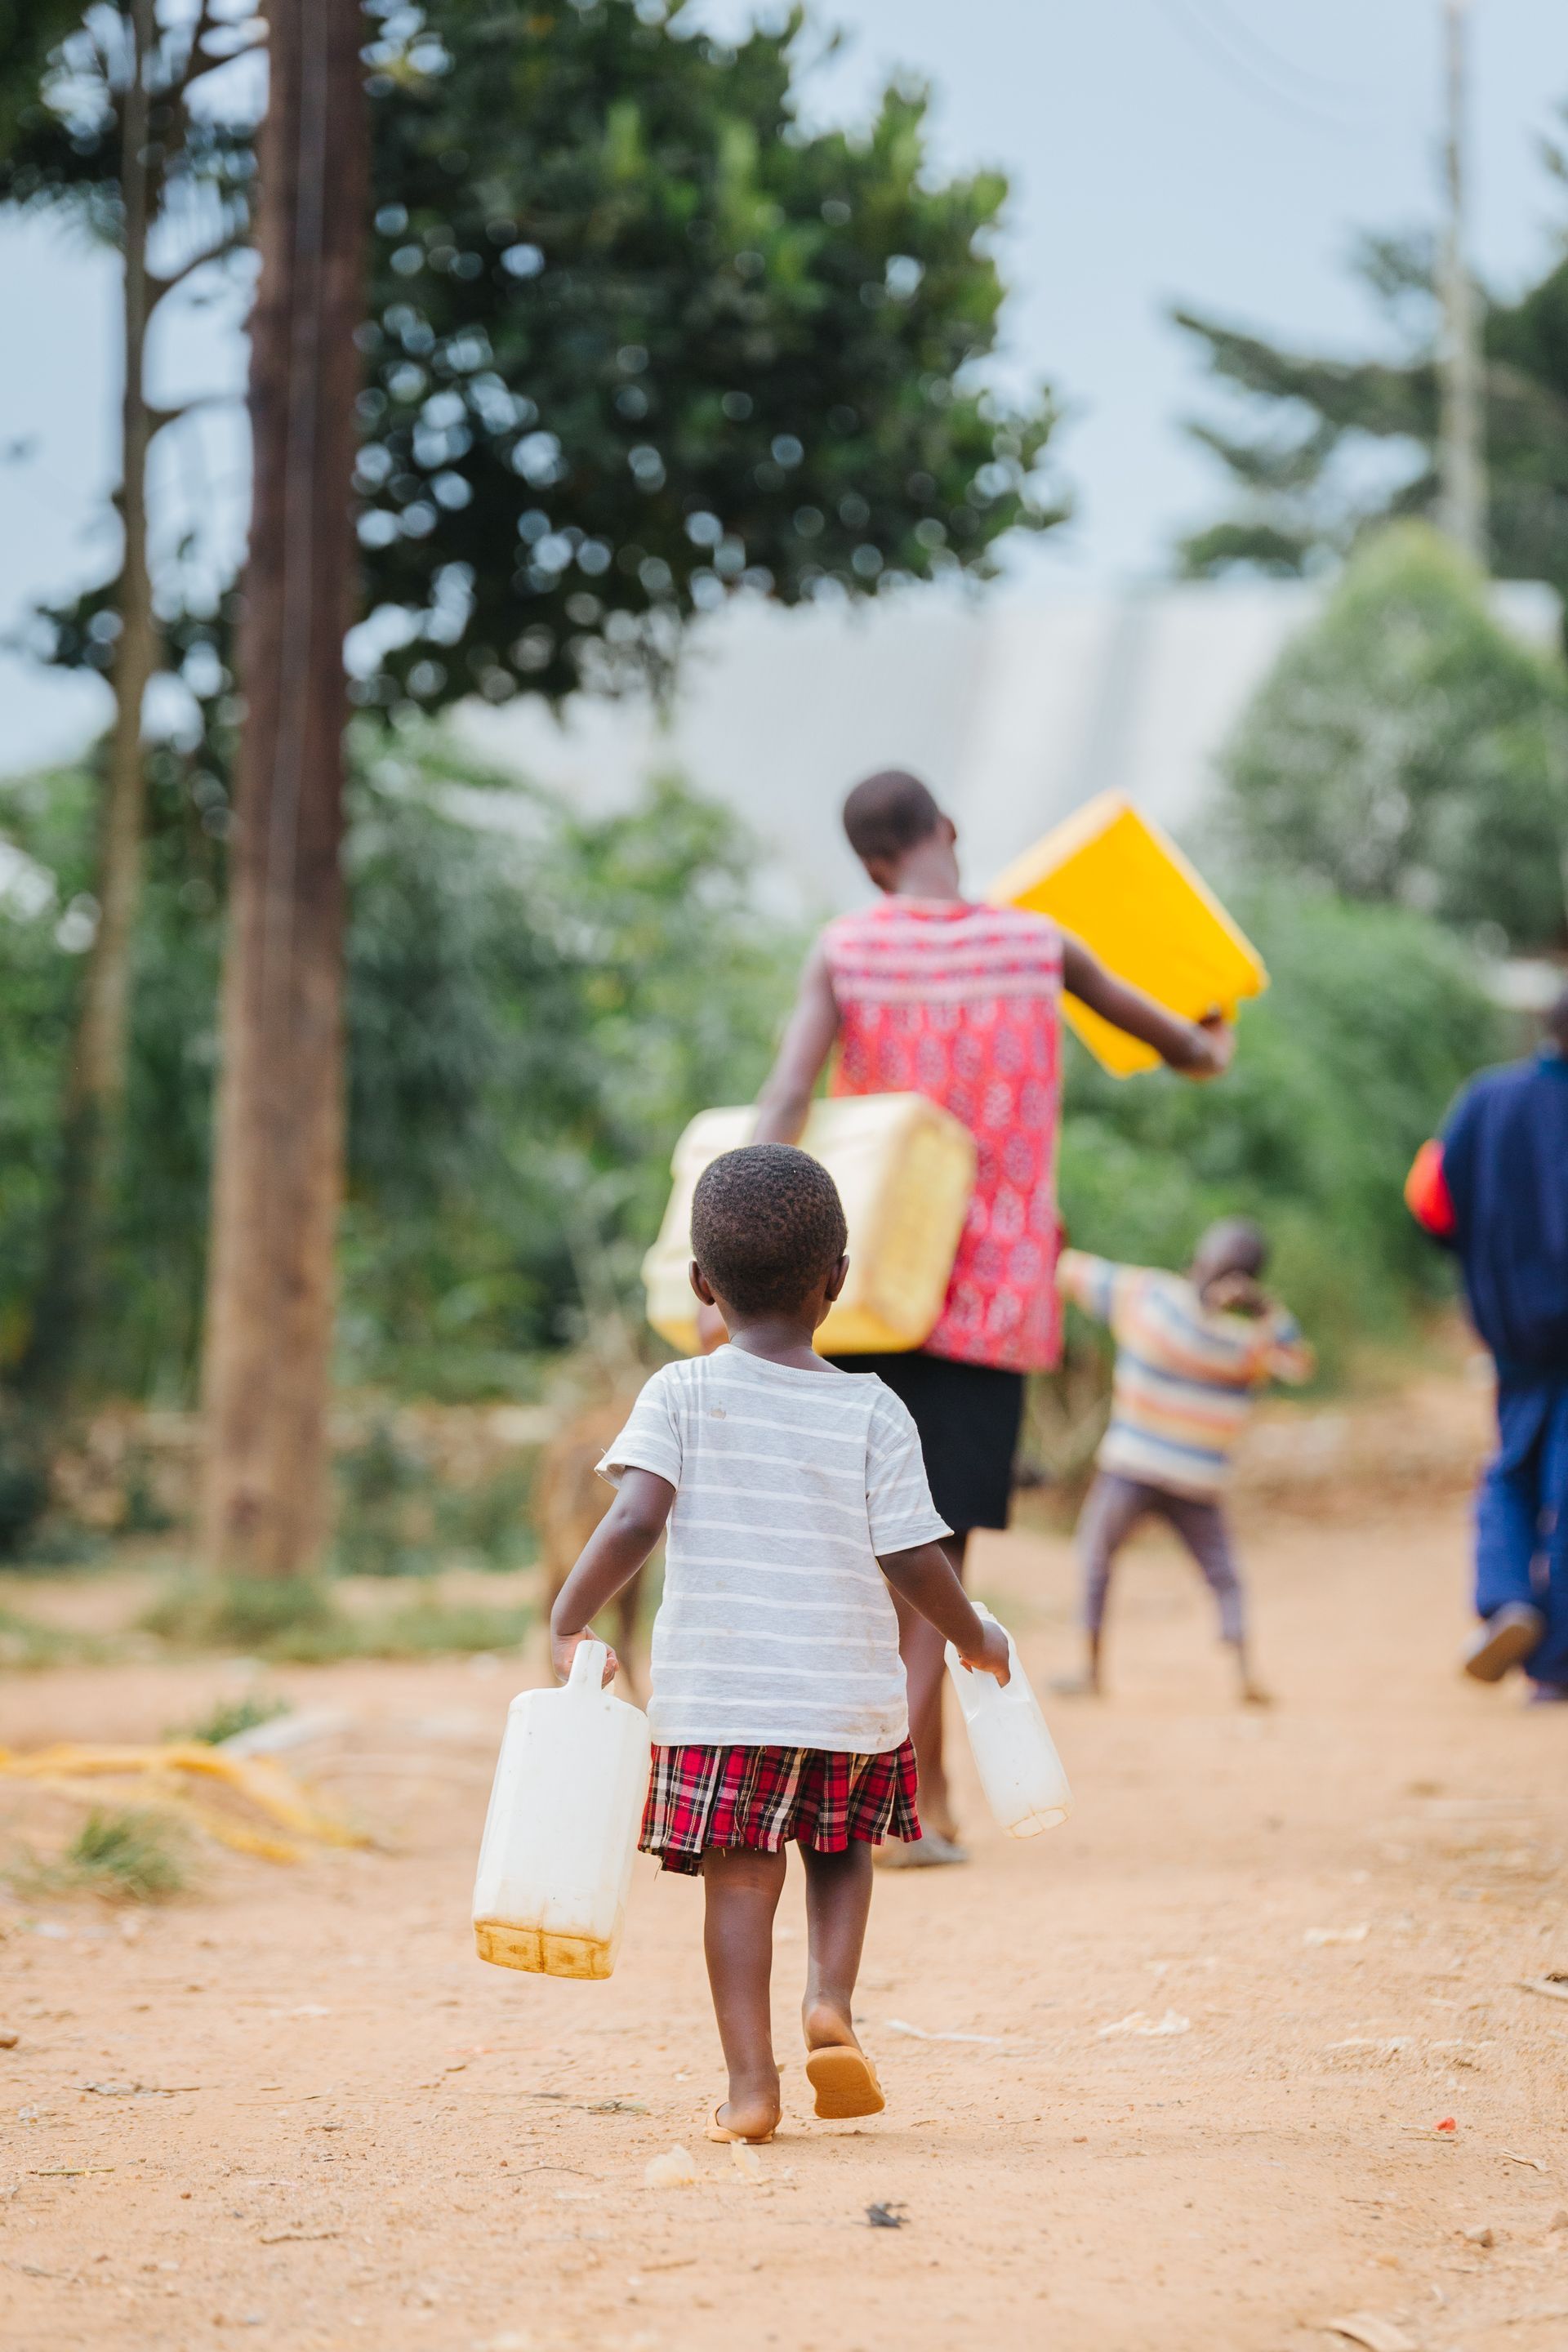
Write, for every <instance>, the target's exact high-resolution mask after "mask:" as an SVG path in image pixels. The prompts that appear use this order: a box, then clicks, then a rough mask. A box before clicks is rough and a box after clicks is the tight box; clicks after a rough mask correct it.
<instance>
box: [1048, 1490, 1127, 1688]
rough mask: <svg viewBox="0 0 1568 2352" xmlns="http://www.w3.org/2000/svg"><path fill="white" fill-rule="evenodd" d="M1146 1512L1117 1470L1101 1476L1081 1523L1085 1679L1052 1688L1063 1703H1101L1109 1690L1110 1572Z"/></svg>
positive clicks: (1065, 1679) (1087, 1498)
mask: <svg viewBox="0 0 1568 2352" xmlns="http://www.w3.org/2000/svg"><path fill="white" fill-rule="evenodd" d="M1147 1507H1148V1506H1147V1503H1146V1500H1145V1497H1144V1490H1143V1488H1142V1486H1139V1485H1138V1484H1137V1482H1136V1481H1135V1480H1134V1479H1131V1478H1123V1477H1122V1476H1121V1475H1120V1474H1119V1473H1118V1472H1116V1471H1114V1470H1100V1471H1097V1472H1096V1474H1095V1479H1094V1484H1093V1486H1090V1488H1089V1493H1088V1495H1087V1496H1085V1498H1084V1506H1083V1509H1082V1511H1081V1513H1080V1514H1079V1523H1078V1551H1079V1562H1080V1565H1081V1568H1082V1572H1083V1632H1084V1670H1083V1673H1082V1674H1081V1675H1063V1676H1062V1677H1061V1678H1060V1679H1059V1680H1058V1682H1056V1683H1054V1684H1053V1685H1052V1688H1053V1689H1054V1690H1058V1691H1059V1692H1060V1693H1061V1694H1062V1695H1063V1696H1064V1697H1067V1698H1098V1697H1099V1696H1100V1693H1101V1691H1102V1690H1103V1689H1104V1687H1105V1685H1104V1679H1103V1675H1102V1667H1101V1661H1102V1658H1103V1655H1104V1647H1105V1605H1106V1602H1107V1601H1108V1599H1109V1598H1110V1572H1111V1570H1112V1569H1113V1568H1114V1567H1115V1565H1116V1555H1117V1553H1118V1552H1119V1551H1120V1550H1121V1547H1122V1545H1123V1544H1124V1543H1125V1542H1126V1540H1127V1538H1128V1537H1129V1536H1130V1535H1131V1532H1132V1530H1133V1528H1135V1527H1136V1526H1137V1524H1138V1522H1139V1520H1140V1519H1141V1518H1142V1517H1143V1514H1144V1512H1145V1510H1146V1509H1147Z"/></svg>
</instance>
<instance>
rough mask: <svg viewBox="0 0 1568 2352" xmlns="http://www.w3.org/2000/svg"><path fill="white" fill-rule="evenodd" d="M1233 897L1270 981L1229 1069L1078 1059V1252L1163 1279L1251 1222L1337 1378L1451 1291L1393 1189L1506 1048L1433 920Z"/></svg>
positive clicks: (1067, 1144)
mask: <svg viewBox="0 0 1568 2352" xmlns="http://www.w3.org/2000/svg"><path fill="white" fill-rule="evenodd" d="M1234 903H1235V905H1236V911H1237V918H1238V919H1239V920H1241V921H1242V922H1243V923H1244V924H1245V925H1246V928H1247V930H1248V932H1249V934H1250V935H1251V937H1252V938H1253V939H1254V940H1256V941H1257V944H1258V948H1259V949H1260V950H1261V951H1262V954H1263V957H1264V960H1265V961H1266V962H1267V964H1268V967H1269V971H1270V974H1271V985H1270V987H1269V989H1268V992H1266V993H1265V994H1264V995H1263V996H1262V997H1261V998H1260V999H1258V1002H1257V1003H1253V1004H1249V1005H1247V1006H1246V1007H1245V1008H1244V1009H1243V1011H1242V1014H1241V1026H1240V1043H1239V1047H1238V1051H1237V1057H1236V1061H1235V1064H1234V1066H1233V1067H1232V1068H1231V1070H1230V1071H1229V1073H1228V1074H1227V1076H1225V1077H1224V1078H1222V1079H1220V1080H1218V1081H1217V1082H1215V1083H1214V1084H1212V1085H1207V1086H1196V1085H1194V1084H1192V1083H1191V1082H1190V1081H1188V1080H1184V1079H1182V1078H1179V1077H1176V1076H1172V1075H1170V1074H1167V1073H1160V1074H1157V1075H1155V1076H1151V1077H1147V1078H1137V1079H1133V1080H1131V1081H1126V1082H1121V1081H1118V1080H1116V1079H1114V1078H1110V1077H1108V1076H1106V1075H1105V1073H1104V1072H1103V1071H1102V1070H1101V1069H1100V1067H1099V1066H1098V1064H1095V1063H1092V1062H1091V1061H1090V1059H1089V1055H1087V1054H1085V1053H1083V1052H1082V1051H1081V1050H1079V1049H1077V1048H1075V1049H1074V1052H1073V1055H1072V1058H1071V1065H1070V1069H1069V1075H1068V1092H1067V1100H1068V1115H1067V1118H1066V1121H1065V1123H1064V1127H1063V1132H1062V1152H1061V1179H1060V1181H1061V1200H1062V1208H1063V1214H1064V1216H1065V1217H1066V1220H1067V1223H1068V1230H1069V1234H1070V1236H1071V1239H1072V1241H1073V1244H1075V1246H1077V1247H1079V1248H1080V1249H1089V1250H1095V1251H1098V1252H1100V1254H1102V1255H1106V1256H1109V1257H1114V1258H1120V1259H1123V1260H1127V1261H1131V1262H1134V1263H1139V1264H1143V1265H1170V1266H1180V1265H1185V1264H1186V1262H1187V1260H1188V1258H1189V1257H1190V1255H1191V1254H1192V1249H1193V1245H1194V1243H1195V1241H1196V1240H1197V1237H1198V1235H1199V1234H1200V1233H1201V1231H1202V1230H1203V1228H1204V1226H1205V1224H1206V1223H1208V1222H1209V1221H1210V1219H1211V1218H1214V1217H1216V1216H1220V1215H1230V1214H1236V1215H1245V1216H1252V1217H1256V1218H1257V1219H1258V1223H1260V1224H1261V1225H1262V1226H1263V1229H1264V1231H1265V1232H1266V1233H1267V1234H1268V1236H1269V1239H1270V1241H1271V1243H1272V1244H1273V1249H1274V1256H1273V1263H1272V1265H1270V1267H1269V1271H1268V1284H1269V1286H1270V1288H1272V1289H1276V1290H1278V1291H1279V1295H1280V1296H1281V1297H1284V1298H1285V1299H1287V1300H1288V1301H1289V1305H1290V1306H1291V1307H1293V1308H1294V1309H1295V1311H1296V1313H1297V1314H1298V1315H1299V1316H1300V1318H1301V1320H1302V1322H1303V1324H1304V1325H1305V1327H1306V1329H1307V1332H1308V1335H1309V1336H1310V1339H1312V1340H1313V1341H1314V1343H1315V1344H1316V1346H1317V1347H1318V1349H1319V1352H1320V1356H1321V1360H1322V1366H1323V1371H1324V1374H1325V1376H1326V1377H1327V1378H1329V1379H1333V1378H1334V1377H1336V1376H1338V1375H1340V1374H1341V1373H1342V1371H1343V1370H1344V1368H1345V1363H1346V1357H1347V1352H1348V1350H1349V1349H1350V1348H1351V1346H1352V1342H1353V1341H1354V1340H1356V1339H1359V1338H1365V1337H1382V1338H1385V1339H1398V1338H1399V1337H1401V1336H1402V1334H1403V1333H1404V1332H1405V1330H1407V1328H1408V1321H1409V1316H1410V1313H1411V1310H1412V1308H1413V1307H1415V1306H1417V1305H1418V1304H1419V1303H1420V1302H1421V1300H1423V1299H1424V1298H1426V1299H1431V1298H1436V1297H1444V1296H1447V1295H1448V1288H1449V1283H1448V1275H1447V1265H1446V1264H1445V1263H1444V1261H1442V1260H1441V1259H1440V1258H1439V1256H1438V1255H1437V1254H1436V1252H1435V1251H1433V1250H1432V1249H1431V1247H1430V1245H1429V1244H1427V1243H1426V1242H1425V1241H1424V1239H1423V1237H1422V1236H1421V1234H1419V1233H1418V1232H1417V1231H1416V1229H1415V1225H1414V1224H1413V1223H1412V1222H1411V1220H1410V1218H1409V1217H1408V1216H1407V1215H1406V1214H1405V1207H1404V1203H1403V1202H1402V1200H1401V1196H1400V1188H1401V1185H1402V1184H1403V1181H1404V1178H1405V1170H1406V1169H1407V1167H1408V1166H1409V1164H1410V1160H1411V1158H1412V1156H1413V1155H1414V1153H1415V1149H1416V1146H1417V1145H1418V1144H1419V1143H1421V1142H1422V1141H1423V1140H1424V1139H1425V1138H1426V1136H1428V1135H1430V1134H1431V1133H1432V1131H1433V1129H1434V1128H1435V1127H1436V1123H1437V1121H1438V1120H1439V1118H1441V1116H1442V1113H1443V1111H1444V1109H1445V1108H1446V1107H1447V1102H1448V1099H1449V1097H1450V1096H1451V1095H1452V1094H1453V1093H1454V1091H1455V1089H1456V1088H1457V1087H1458V1085H1459V1084H1460V1082H1461V1081H1462V1080H1463V1079H1465V1078H1467V1077H1468V1076H1469V1075H1470V1074H1471V1072H1472V1071H1473V1070H1475V1069H1476V1068H1477V1066H1479V1064H1481V1063H1484V1062H1486V1061H1488V1060H1489V1059H1491V1058H1493V1057H1495V1056H1496V1055H1497V1054H1498V1053H1499V1052H1500V1049H1501V1047H1502V1045H1503V1039H1502V1036H1501V1034H1500V1022H1499V1017H1498V1015H1497V1013H1495V1011H1494V1010H1493V1008H1492V1007H1491V1006H1490V1005H1489V1003H1488V1002H1487V1001H1486V1000H1485V998H1483V996H1482V995H1481V993H1480V992H1479V987H1478V985H1477V979H1476V973H1475V969H1474V966H1473V964H1472V963H1471V961H1470V960H1469V958H1468V956H1467V955H1466V953H1465V951H1464V950H1463V949H1462V948H1461V947H1460V946H1459V945H1458V943H1457V942H1456V941H1455V940H1452V939H1451V938H1450V936H1449V935H1448V934H1447V932H1445V931H1444V930H1443V929H1440V928H1439V927H1438V926H1437V925H1436V924H1435V923H1433V922H1431V921H1430V920H1428V919H1425V918H1423V917H1421V916H1419V915H1415V914H1412V913H1410V912H1408V911H1406V910H1405V909H1403V908H1384V907H1363V906H1354V905H1349V904H1346V903H1344V902H1343V901H1339V900H1336V899H1334V898H1330V897H1329V896H1327V895H1326V894H1324V895H1322V896H1315V895H1313V893H1312V892H1310V890H1305V889H1303V888H1301V887H1300V885H1291V884H1287V883H1280V884H1278V885H1274V886H1271V887H1263V888H1260V889H1256V890H1255V891H1254V892H1253V893H1252V895H1250V896H1244V895H1241V894H1237V897H1236V899H1235V901H1234ZM1075 1319H1076V1318H1075ZM1096 1344H1099V1342H1096Z"/></svg>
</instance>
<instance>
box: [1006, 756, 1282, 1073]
mask: <svg viewBox="0 0 1568 2352" xmlns="http://www.w3.org/2000/svg"><path fill="white" fill-rule="evenodd" d="M986 896H987V897H988V898H990V900H991V902H992V904H993V905H994V906H1012V907H1027V908H1031V909H1032V910H1033V911H1034V912H1035V913H1037V914H1040V915H1049V916H1050V917H1051V918H1052V919H1053V920H1054V921H1056V922H1058V923H1059V924H1060V925H1061V927H1062V929H1063V930H1064V931H1071V932H1073V933H1074V934H1075V935H1076V937H1077V938H1079V939H1080V940H1082V941H1083V943H1084V945H1085V947H1086V948H1090V949H1092V950H1093V951H1094V953H1095V954H1096V955H1097V956H1098V957H1099V958H1100V961H1101V963H1103V964H1105V965H1106V966H1107V967H1108V969H1109V970H1110V971H1113V972H1115V974H1116V976H1117V978H1118V979H1119V980H1128V981H1131V982H1132V984H1133V986H1134V987H1135V988H1142V990H1144V991H1145V992H1146V993H1147V994H1149V995H1150V996H1152V997H1153V998H1154V1000H1155V1002H1156V1003H1160V1004H1163V1005H1165V1006H1166V1007H1167V1008H1168V1009H1169V1010H1170V1011H1171V1012H1172V1013H1181V1014H1182V1015H1183V1017H1184V1019H1186V1020H1188V1021H1201V1020H1202V1019H1203V1017H1204V1015H1205V1013H1224V1014H1225V1015H1226V1019H1227V1020H1228V1019H1230V1018H1232V1017H1233V1016H1234V1014H1235V1013H1236V1008H1237V1005H1238V1004H1239V1003H1240V1002H1241V1000H1242V998H1243V997H1246V996H1256V995H1258V992H1259V991H1260V990H1262V989H1265V988H1267V987H1268V973H1267V971H1265V970H1264V968H1263V959H1262V958H1261V956H1260V955H1259V954H1258V950H1257V949H1256V948H1255V947H1254V946H1253V944H1252V942H1251V940H1249V939H1248V938H1247V935H1246V933H1245V932H1244V931H1243V930H1242V929H1241V927H1240V925H1239V924H1237V923H1236V922H1233V921H1232V919H1231V918H1230V916H1229V915H1228V914H1226V910H1225V908H1223V907H1222V906H1221V905H1220V902H1219V900H1218V899H1217V898H1215V894H1214V892H1213V891H1212V890H1211V889H1210V888H1209V887H1208V884H1207V883H1206V882H1205V880H1204V878H1203V877H1202V876H1201V875H1200V874H1199V873H1198V872H1197V871H1196V870H1195V868H1194V866H1190V865H1189V864H1188V862H1187V860H1186V858H1185V857H1184V856H1183V855H1182V853H1181V851H1180V850H1179V849H1178V848H1177V846H1176V845H1175V843H1174V842H1173V840H1172V839H1171V838H1170V835H1168V834H1166V833H1164V832H1163V830H1162V829H1161V827H1160V826H1159V825H1157V824H1155V823H1154V821H1153V819H1152V817H1147V816H1144V815H1143V814H1142V813H1141V812H1140V811H1139V810H1138V809H1135V808H1134V807H1133V805H1132V803H1131V801H1130V800H1127V799H1126V798H1125V797H1124V796H1123V795H1122V794H1121V793H1100V794H1098V795H1097V797H1096V798H1095V799H1093V800H1091V801H1087V802H1085V803H1084V805H1083V807H1082V808H1080V809H1075V811H1074V812H1073V814H1072V815H1071V816H1069V817H1068V818H1067V819H1065V821H1064V822H1063V823H1062V824H1058V825H1057V826H1056V827H1054V828H1053V830H1052V831H1051V832H1049V833H1047V835H1046V836H1045V838H1044V839H1043V840H1041V841H1037V842H1036V844H1035V845H1034V847H1033V848H1032V849H1026V851H1025V852H1024V854H1023V856H1021V857H1017V858H1015V860H1014V861H1013V864H1012V865H1011V866H1008V867H1007V869H1006V871H1005V873H1004V874H1000V875H998V877H997V878H996V880H995V881H994V883H993V884H992V886H991V888H990V889H989V891H988V892H987V893H986ZM1063 1010H1064V1012H1065V1013H1066V1014H1067V1017H1068V1020H1069V1021H1070V1022H1071V1024H1072V1025H1073V1027H1074V1028H1075V1029H1076V1030H1077V1032H1078V1034H1079V1036H1080V1037H1081V1038H1082V1040H1083V1042H1084V1044H1085V1045H1087V1046H1088V1047H1089V1052H1090V1053H1091V1054H1092V1055H1094V1057H1095V1059H1096V1060H1097V1061H1098V1062H1100V1063H1101V1064H1103V1066H1104V1067H1105V1068H1106V1069H1108V1070H1110V1072H1111V1073H1112V1075H1113V1076H1116V1077H1119V1078H1124V1077H1127V1076H1130V1075H1131V1072H1132V1071H1134V1070H1152V1068H1153V1067H1154V1066H1155V1064H1156V1063H1157V1062H1158V1060H1159V1058H1160V1057H1159V1055H1157V1054H1156V1053H1155V1052H1154V1049H1153V1047H1152V1045H1143V1044H1142V1042H1141V1041H1140V1040H1139V1039H1138V1038H1136V1037H1129V1036H1128V1035H1127V1034H1126V1032H1125V1031H1124V1030H1121V1029H1113V1028H1112V1027H1111V1025H1110V1022H1109V1021H1102V1020H1101V1019H1100V1015H1099V1014H1098V1013H1091V1012H1090V1011H1089V1007H1088V1006H1087V1005H1086V1004H1079V1003H1076V1002H1075V1000H1074V999H1073V998H1072V997H1070V996H1069V997H1067V998H1066V999H1065V1000H1064V1003H1063Z"/></svg>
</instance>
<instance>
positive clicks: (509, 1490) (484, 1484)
mask: <svg viewBox="0 0 1568 2352" xmlns="http://www.w3.org/2000/svg"><path fill="white" fill-rule="evenodd" d="M335 1466H336V1472H337V1486H338V1507H337V1515H336V1522H335V1538H334V1542H333V1547H332V1564H333V1566H334V1567H335V1568H336V1569H337V1570H339V1572H340V1573H341V1574H342V1575H345V1576H430V1575H433V1574H434V1573H435V1572H436V1571H437V1570H438V1569H442V1568H451V1567H473V1568H488V1569H500V1570H504V1569H512V1568H521V1567H524V1566H526V1565H527V1563H528V1562H529V1561H530V1560H531V1559H532V1558H533V1552H534V1542H533V1527H532V1522H531V1517H530V1508H529V1506H530V1498H531V1488H532V1483H533V1464H532V1459H531V1456H530V1455H528V1454H518V1455H517V1456H516V1457H515V1458H514V1460H513V1461H512V1462H511V1463H510V1464H509V1465H508V1466H507V1467H506V1468H504V1469H503V1470H501V1471H499V1472H497V1473H495V1474H493V1475H491V1476H489V1477H488V1478H484V1479H481V1480H479V1481H478V1482H476V1483H473V1484H470V1485H467V1486H458V1485H455V1484H453V1483H452V1482H451V1481H450V1480H448V1479H445V1478H443V1477H441V1476H440V1475H439V1474H438V1472H437V1469H436V1468H435V1467H434V1466H433V1465H431V1464H430V1463H429V1462H428V1461H426V1458H425V1456H424V1455H423V1454H421V1453H420V1452H419V1451H418V1450H417V1449H416V1447H414V1446H412V1445H410V1444H407V1443H406V1442H403V1441H400V1440H399V1438H398V1435H397V1432H396V1430H395V1427H394V1425H393V1423H392V1421H391V1419H390V1417H388V1416H383V1417H382V1418H380V1419H379V1420H377V1421H376V1422H375V1423H374V1424H373V1426H372V1428H371V1430H370V1432H369V1434H368V1435H367V1436H366V1438H365V1440H364V1442H363V1444H361V1445H357V1446H355V1447H353V1449H352V1450H350V1451H348V1452H345V1453H340V1454H338V1456H337V1460H336V1465H335Z"/></svg>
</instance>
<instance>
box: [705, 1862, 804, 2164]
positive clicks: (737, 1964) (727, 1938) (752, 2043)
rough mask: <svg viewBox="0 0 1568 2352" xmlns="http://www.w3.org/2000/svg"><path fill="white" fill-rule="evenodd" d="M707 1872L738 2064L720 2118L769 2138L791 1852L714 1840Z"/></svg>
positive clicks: (716, 2000) (712, 1947) (715, 1954)
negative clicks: (776, 1992)
mask: <svg viewBox="0 0 1568 2352" xmlns="http://www.w3.org/2000/svg"><path fill="white" fill-rule="evenodd" d="M702 1876H703V1881H704V1884H705V1886H706V1890H707V1916H706V1918H705V1921H704V1924H703V1931H702V1948H703V1952H704V1954H705V1956H706V1958H707V1961H708V1982H709V1984H710V1986H711V1988H712V1992H713V2009H714V2013H715V2015H716V2016H717V2018H718V2020H719V2039H720V2041H721V2042H722V2043H723V2046H724V2063H725V2064H726V2066H727V2067H728V2068H729V2070H730V2095H729V2097H728V2099H727V2100H726V2101H725V2102H724V2104H723V2105H722V2106H721V2108H720V2109H719V2121H720V2122H721V2124H722V2125H724V2126H725V2127H726V2128H727V2129H728V2130H730V2131H732V2132H739V2133H740V2134H741V2135H742V2137H743V2138H745V2139H765V2138H766V2137H767V2136H768V2134H769V2132H771V2131H772V2130H773V2126H774V2125H775V2124H776V2123H777V2122H778V2119H779V2070H778V2067H777V2066H776V2065H775V2064H774V2063H773V2015H772V2010H771V2006H770V2002H769V1986H770V1982H771V1979H772V1976H773V1914H774V1912H775V1911H776V1910H777V1909H778V1903H779V1895H780V1893H781V1892H782V1890H783V1887H784V1855H783V1854H782V1853H754V1852H752V1849H751V1848H750V1847H725V1846H710V1847H709V1849H708V1851H707V1853H705V1854H704V1855H703V1857H702Z"/></svg>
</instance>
